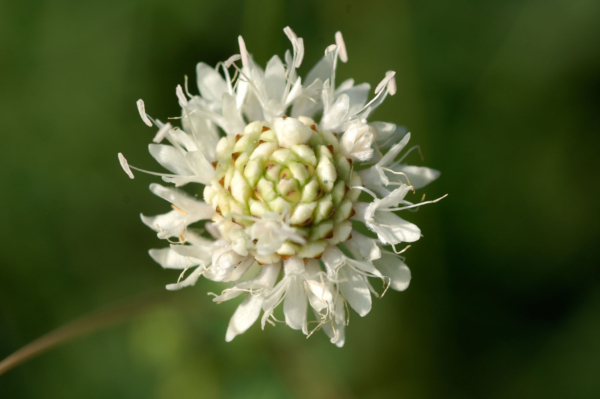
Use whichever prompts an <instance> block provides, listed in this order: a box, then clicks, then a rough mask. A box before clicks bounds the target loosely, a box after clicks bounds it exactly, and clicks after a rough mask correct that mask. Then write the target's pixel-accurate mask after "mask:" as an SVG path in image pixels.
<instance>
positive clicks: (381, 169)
mask: <svg viewBox="0 0 600 399" xmlns="http://www.w3.org/2000/svg"><path fill="white" fill-rule="evenodd" d="M408 140H410V133H407V134H406V135H404V138H403V139H402V140H401V141H400V142H399V143H398V144H395V145H394V146H393V147H392V148H391V149H390V150H389V151H388V152H387V154H385V155H384V156H383V157H382V158H381V159H380V160H379V161H378V162H377V163H376V164H375V165H374V166H372V167H370V168H369V169H365V170H362V171H360V172H359V175H360V178H361V179H362V181H363V182H364V185H365V187H366V188H368V189H370V190H373V191H375V192H376V193H377V194H379V195H383V196H386V195H388V194H389V193H390V190H389V189H388V188H387V186H399V185H402V184H408V185H410V186H412V187H413V188H414V189H415V190H417V189H420V188H422V187H425V186H426V185H428V184H429V183H431V182H432V181H434V180H435V179H437V178H438V177H440V172H438V171H437V170H434V169H430V168H426V167H423V166H410V165H404V164H402V161H403V160H404V158H406V155H408V154H409V153H410V151H409V152H408V153H407V154H406V155H404V156H403V157H402V158H400V159H399V160H398V161H394V159H395V158H396V157H397V156H398V154H399V153H400V151H402V149H403V148H404V147H405V146H406V144H407V143H408ZM413 148H416V147H413ZM386 172H388V173H391V174H394V175H396V176H398V177H399V182H390V179H389V178H388V175H387V174H386Z"/></svg>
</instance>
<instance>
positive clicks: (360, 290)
mask: <svg viewBox="0 0 600 399" xmlns="http://www.w3.org/2000/svg"><path fill="white" fill-rule="evenodd" d="M339 278H340V280H341V281H344V282H340V283H339V284H338V286H339V287H340V291H341V292H342V295H344V298H346V300H347V301H348V304H349V305H350V306H351V307H352V309H354V310H355V311H356V313H358V314H359V315H360V316H366V315H367V313H369V311H370V310H371V292H370V291H369V286H368V285H367V283H366V281H365V278H364V277H363V276H361V275H360V274H358V273H356V272H355V271H353V270H352V269H350V268H348V267H343V268H341V269H340V271H339Z"/></svg>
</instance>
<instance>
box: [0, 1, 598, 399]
mask: <svg viewBox="0 0 600 399" xmlns="http://www.w3.org/2000/svg"><path fill="white" fill-rule="evenodd" d="M598 21H600V2H598V1H597V0H507V1H480V0H453V1H442V0H427V1H417V0H394V1H387V2H384V1H378V0H371V1H363V0H359V1H355V0H335V1H319V0H304V1H289V2H284V1H277V0H247V1H237V0H220V1H202V0H169V1H162V0H149V1H141V0H103V1H79V0H71V1H69V0H55V1H49V0H48V1H45V0H37V1H36V0H19V1H16V0H10V1H7V0H2V1H0V115H1V124H2V128H1V130H2V133H1V134H2V136H1V142H0V143H1V144H0V149H1V151H0V182H1V189H0V209H1V211H0V227H1V228H0V243H1V244H0V245H1V247H0V358H3V357H5V356H7V355H8V354H10V353H12V352H13V351H15V350H17V349H18V348H20V347H21V346H23V345H25V344H27V343H28V342H30V341H31V340H33V339H35V338H37V337H39V336H40V335H42V334H44V333H46V332H48V331H49V330H51V329H54V328H56V327H58V326H60V325H63V324H64V323H66V322H68V321H70V320H73V319H75V318H77V317H79V316H82V315H85V314H87V313H89V312H92V311H94V310H97V309H102V308H104V307H106V306H109V305H111V304H114V303H127V302H128V301H131V300H133V299H135V300H138V301H140V300H141V301H142V302H143V301H146V300H148V301H149V302H151V301H154V302H152V303H155V304H154V305H152V306H150V307H149V308H147V309H146V310H145V312H143V313H141V314H139V315H137V316H135V317H133V318H131V319H130V320H128V321H127V322H125V323H121V324H118V325H116V326H114V327H112V328H110V329H106V330H103V331H99V332H96V333H93V334H91V335H88V336H86V337H84V338H81V339H78V340H76V341H73V342H71V343H68V344H66V345H64V346H61V347H59V348H57V349H55V350H52V351H51V352H49V353H46V354H44V355H42V356H40V357H38V358H36V359H34V360H32V361H30V362H28V363H26V364H24V365H22V366H20V367H19V368H17V369H15V370H12V371H10V372H9V373H7V374H5V375H3V376H0V397H1V398H7V399H9V398H103V399H104V398H114V399H116V398H178V399H187V398H261V399H262V398H328V399H334V398H384V397H385V398H390V397H399V398H532V397H543V398H571V399H577V398H598V397H600V269H599V265H600V255H599V250H598V246H599V245H600V227H599V226H600V224H599V222H600V217H599V216H600V215H599V211H598V208H599V206H598V200H599V196H598V194H599V190H598V185H599V183H600V167H599V165H598V150H599V148H600V135H599V133H600V116H599V115H600V45H599V40H598V38H600V23H598ZM286 25H290V26H291V27H292V28H293V29H294V30H295V31H296V33H297V34H298V35H299V36H302V37H304V41H305V43H306V57H305V62H304V64H303V66H302V68H301V73H302V74H305V73H306V72H308V70H309V69H310V67H311V65H313V64H314V63H315V62H316V61H317V60H318V59H319V58H320V57H321V56H322V54H323V50H324V48H325V47H326V46H327V45H329V44H331V43H333V42H334V33H335V32H336V31H337V30H341V31H342V32H343V34H344V38H345V40H346V45H347V48H348V53H349V62H348V64H342V65H340V67H339V69H338V76H340V79H345V78H349V77H353V78H355V80H356V81H357V82H363V81H364V82H370V83H371V84H372V85H373V87H374V85H376V84H377V83H378V82H379V81H380V80H381V78H382V77H383V76H384V73H385V71H387V70H396V71H397V72H398V74H397V83H398V94H397V95H396V96H395V97H391V98H390V97H388V99H387V100H386V102H385V104H384V105H383V106H382V107H380V108H379V109H378V110H377V112H376V114H375V115H374V117H375V120H386V121H393V122H396V123H399V124H404V125H406V126H408V127H409V128H410V130H411V131H412V132H413V135H414V136H413V142H416V143H418V144H420V145H421V148H422V150H423V153H424V155H425V164H426V165H427V166H430V167H434V168H436V169H439V170H441V171H442V177H441V178H440V179H439V180H438V181H437V182H436V183H435V184H432V185H431V186H429V187H428V188H426V189H425V192H426V193H427V195H428V198H434V197H437V196H440V195H443V194H445V193H450V196H449V197H448V198H447V199H445V200H443V201H442V202H441V203H438V204H437V205H435V206H428V207H425V208H423V209H421V210H420V211H419V212H418V213H416V214H411V217H412V219H411V220H413V221H415V222H416V223H417V224H418V225H419V226H421V228H422V230H423V232H424V234H425V237H424V238H423V239H422V240H421V241H419V242H417V243H416V245H413V247H412V248H411V249H410V250H409V251H408V252H407V257H408V260H407V263H408V265H409V266H410V267H411V270H412V273H413V281H412V283H411V286H410V288H409V289H408V290H407V291H406V292H403V293H397V292H389V293H388V294H386V296H385V297H384V298H383V299H382V300H377V301H376V303H375V305H374V307H373V310H372V311H371V313H370V314H369V315H368V316H367V317H365V318H364V319H363V318H360V317H358V316H357V315H356V314H353V315H351V319H350V326H349V329H348V333H347V343H346V346H345V347H344V348H343V349H338V348H336V347H335V346H334V345H331V344H330V343H329V342H328V339H327V338H326V337H325V335H324V334H322V333H317V334H315V335H314V336H313V337H311V338H310V339H309V340H306V339H305V338H304V336H303V335H302V334H300V333H299V332H297V331H292V330H290V329H289V328H286V327H285V326H277V327H275V328H272V327H270V326H269V327H267V328H266V330H265V331H261V330H260V328H259V327H258V326H257V325H255V326H254V327H253V328H251V329H250V331H248V332H247V333H246V334H244V335H242V336H239V337H238V338H236V339H235V340H234V341H233V342H232V343H229V344H226V343H225V341H224V335H225V330H226V328H227V323H228V320H229V317H230V316H231V314H232V312H233V310H234V309H235V307H236V306H237V303H226V304H221V305H218V306H217V305H215V304H213V303H212V302H211V298H210V297H208V296H207V295H206V292H207V291H214V292H217V291H220V290H221V289H222V288H223V287H222V286H220V285H218V284H214V283H210V282H208V281H207V280H201V281H200V282H199V283H198V284H197V285H196V286H195V287H193V288H189V289H186V290H183V291H181V292H176V293H168V294H167V295H165V294H163V287H164V285H165V284H167V283H170V282H172V281H173V280H174V279H175V278H176V275H177V273H176V272H168V271H164V270H161V268H160V267H159V266H158V265H157V264H155V263H154V262H153V261H152V260H151V259H150V257H149V256H148V255H147V250H148V249H149V248H157V247H162V246H163V245H164V242H160V241H159V240H158V239H157V238H156V236H155V234H154V233H153V232H152V231H150V230H149V229H148V228H146V227H145V226H144V225H143V224H142V223H141V221H140V219H139V213H140V212H144V213H145V214H157V213H163V212H165V210H166V209H167V204H166V203H165V202H164V201H162V200H161V199H159V198H157V197H154V196H153V195H151V193H150V192H149V191H148V185H149V184H150V183H151V182H153V181H157V178H154V177H151V176H145V175H143V174H140V173H137V178H136V180H133V181H131V180H129V179H128V178H127V176H126V175H125V174H124V173H123V171H122V170H121V168H120V166H119V164H118V162H117V152H123V153H125V154H126V156H127V157H128V159H129V161H130V162H131V163H133V164H134V165H136V166H139V167H143V168H147V169H152V170H158V169H159V168H160V167H159V166H158V165H157V164H156V163H155V162H154V160H153V159H152V158H151V157H150V155H149V154H148V153H147V144H148V143H149V142H150V140H151V138H152V137H153V134H154V130H152V129H149V128H147V127H146V126H144V124H143V123H142V122H141V121H140V118H139V116H138V112H137V109H136V106H135V101H136V100H137V99H138V98H143V99H144V100H145V101H146V105H147V109H148V112H149V113H150V114H151V115H153V116H156V117H160V118H165V117H166V116H174V115H177V114H178V112H179V111H178V105H177V101H176V98H175V94H174V88H175V86H176V85H177V84H180V83H183V80H184V78H183V76H184V74H187V75H189V76H190V79H191V82H192V83H193V80H194V73H195V64H196V63H197V62H198V61H205V62H207V63H209V64H211V65H214V64H216V63H217V62H218V61H221V60H225V59H227V58H228V57H229V56H230V55H231V54H234V53H236V52H238V49H237V36H238V35H239V34H242V35H244V37H245V39H246V43H247V45H248V48H249V50H250V52H251V53H253V54H254V56H255V58H256V60H257V61H258V62H259V63H261V64H262V65H264V64H265V63H266V61H267V60H268V58H269V57H270V56H271V55H272V54H279V55H283V52H284V51H285V49H286V48H288V47H289V43H288V41H287V39H286V37H285V35H284V34H283V32H282V28H283V27H284V26H286ZM339 81H341V80H339ZM190 86H191V87H194V85H193V84H191V85H190ZM413 155H414V158H412V161H413V162H414V163H417V164H418V163H420V162H421V161H420V159H419V157H418V155H416V153H413ZM411 156H412V155H411ZM146 298H150V299H146ZM156 298H158V300H157V299H156ZM232 302H233V301H232Z"/></svg>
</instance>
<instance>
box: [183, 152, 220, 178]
mask: <svg viewBox="0 0 600 399" xmlns="http://www.w3.org/2000/svg"><path fill="white" fill-rule="evenodd" d="M185 160H186V163H187V164H188V165H190V167H191V169H192V172H193V174H194V175H195V176H196V181H198V182H200V183H202V184H206V185H208V184H210V181H211V180H212V179H213V178H214V177H215V168H213V166H212V164H211V163H210V162H208V160H207V159H206V158H205V157H204V155H203V154H202V152H200V151H190V152H188V153H187V154H185Z"/></svg>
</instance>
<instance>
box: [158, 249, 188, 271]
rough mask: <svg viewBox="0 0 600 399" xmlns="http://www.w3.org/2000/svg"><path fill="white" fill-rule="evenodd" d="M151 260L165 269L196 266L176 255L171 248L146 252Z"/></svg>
mask: <svg viewBox="0 0 600 399" xmlns="http://www.w3.org/2000/svg"><path fill="white" fill-rule="evenodd" d="M148 253H149V254H150V256H151V257H152V259H154V261H155V262H156V263H158V264H159V265H161V266H162V267H164V268H165V269H185V268H186V267H191V266H196V265H198V263H195V264H193V263H192V262H190V260H189V259H187V258H185V257H184V256H181V255H179V254H177V253H176V252H175V251H173V250H172V249H171V248H161V249H151V250H150V251H148Z"/></svg>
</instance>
